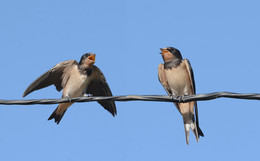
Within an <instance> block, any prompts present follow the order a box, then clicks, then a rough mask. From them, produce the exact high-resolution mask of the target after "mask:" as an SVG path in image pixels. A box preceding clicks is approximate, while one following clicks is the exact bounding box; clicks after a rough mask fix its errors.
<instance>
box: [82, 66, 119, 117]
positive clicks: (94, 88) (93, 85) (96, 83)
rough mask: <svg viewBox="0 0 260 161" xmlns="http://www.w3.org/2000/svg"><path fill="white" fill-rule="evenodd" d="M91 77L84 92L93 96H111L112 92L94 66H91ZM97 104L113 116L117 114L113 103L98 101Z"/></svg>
mask: <svg viewBox="0 0 260 161" xmlns="http://www.w3.org/2000/svg"><path fill="white" fill-rule="evenodd" d="M91 77H92V79H91V82H90V83H89V85H88V87H87V91H86V93H87V94H92V95H93V96H112V92H111V90H110V88H109V86H108V84H107V81H106V78H105V76H104V75H103V73H102V72H101V70H100V69H99V68H98V67H97V66H95V65H93V68H92V73H91ZM98 103H99V104H100V105H101V106H103V107H104V108H105V109H106V110H108V111H109V112H110V113H111V114H112V115H113V116H115V115H116V114H117V111H116V105H115V101H98Z"/></svg>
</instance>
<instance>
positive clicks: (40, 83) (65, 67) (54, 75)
mask: <svg viewBox="0 0 260 161" xmlns="http://www.w3.org/2000/svg"><path fill="white" fill-rule="evenodd" d="M77 64H78V63H77V61H76V60H68V61H63V62H61V63H59V64H57V65H55V66H54V67H53V68H51V69H50V70H48V71H47V72H45V73H44V74H42V75H41V76H40V77H39V78H37V79H36V80H35V81H34V82H32V84H30V85H29V87H27V89H26V90H25V91H24V93H23V97H25V96H26V95H28V94H29V93H31V92H33V91H35V90H38V89H41V88H44V87H48V86H50V85H52V84H54V85H55V86H56V89H57V91H61V90H62V89H63V87H64V86H65V84H66V82H67V80H68V78H69V70H71V69H72V67H73V66H74V65H77ZM66 73H68V74H66Z"/></svg>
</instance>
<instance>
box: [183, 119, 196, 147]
mask: <svg viewBox="0 0 260 161" xmlns="http://www.w3.org/2000/svg"><path fill="white" fill-rule="evenodd" d="M184 129H185V137H186V143H187V145H189V134H190V129H192V131H193V133H194V135H195V137H196V140H197V142H198V141H199V135H198V131H197V127H196V124H194V123H193V122H191V123H185V124H184Z"/></svg>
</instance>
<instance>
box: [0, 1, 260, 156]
mask: <svg viewBox="0 0 260 161" xmlns="http://www.w3.org/2000/svg"><path fill="white" fill-rule="evenodd" d="M259 6H260V2H259V1H250V0H249V1H226V0H219V1H214V2H213V1H210V2H209V1H206V0H205V1H200V0H197V1H175V0H153V1H148V0H144V1H140V0H110V1H99V0H96V1H83V0H78V1H68V0H62V1H61V0H56V1H53V0H45V1H33V0H31V1H29V0H23V1H19V0H10V1H0V20H1V21H0V54H1V59H0V61H1V62H0V73H1V83H0V99H9V100H11V99H23V98H22V94H23V92H24V90H25V89H26V88H27V86H28V85H29V84H30V83H31V82H32V81H33V80H35V79H36V78H37V77H38V76H40V75H41V74H42V73H44V72H45V71H47V70H49V69H50V68H51V67H52V66H54V65H56V64H57V63H59V62H61V61H64V60H71V59H76V60H79V59H80V57H81V55H83V54H84V53H85V52H93V53H96V54H97V56H96V65H97V66H98V67H99V68H101V70H102V71H103V73H104V74H105V76H106V78H107V81H108V83H109V85H110V87H111V89H112V92H113V94H114V95H128V94H138V95H165V94H166V92H165V91H164V89H163V87H162V86H161V84H160V83H159V81H158V78H157V67H158V64H160V63H162V58H161V56H160V55H159V52H160V50H159V48H162V47H167V46H173V47H176V48H178V49H179V50H180V51H181V53H182V55H183V57H184V58H188V59H189V60H190V62H191V64H192V67H193V70H194V73H195V81H196V86H197V93H210V92H217V91H231V92H239V93H240V92H241V93H259V92H260V86H259V82H260V76H259V59H260V55H259V53H260V48H259V44H260V30H259V29H260V21H259V19H260V10H259ZM60 97H61V93H59V92H57V91H56V90H55V88H54V87H53V86H51V87H49V88H46V89H42V90H39V91H36V92H34V93H32V94H30V95H28V97H26V98H25V99H44V98H60ZM198 105H199V116H200V125H201V128H202V130H203V132H204V134H205V137H204V138H201V139H200V141H199V143H196V141H195V137H194V135H193V134H192V135H190V145H189V146H187V145H186V143H185V135H184V127H183V122H182V118H181V116H180V114H179V113H178V111H177V110H176V108H175V107H174V105H173V104H172V103H163V102H140V101H139V102H117V109H118V115H117V116H116V117H115V118H113V117H112V116H111V114H109V113H108V112H107V111H105V110H104V109H103V108H102V107H101V106H100V105H99V104H97V103H96V102H91V103H77V104H74V105H73V106H71V107H70V108H69V110H68V111H67V112H66V114H65V116H64V118H63V119H62V121H61V123H60V124H59V125H56V124H55V123H54V122H53V120H52V121H47V119H48V117H49V116H50V114H51V113H52V112H53V110H54V109H55V108H56V106H57V105H28V106H16V105H14V106H4V105H0V160H3V161H16V160H26V161H35V160H37V161H46V160H48V161H53V160H55V161H75V160H76V161H85V160H90V161H110V160H113V161H144V160H149V161H158V160H163V161H172V160H200V161H209V160H210V161H219V160H236V161H244V160H252V161H253V160H260V154H259V146H260V137H259V133H260V128H259V126H258V125H259V121H260V117H259V113H260V102H259V101H249V100H235V99H217V100H212V101H203V102H199V103H198Z"/></svg>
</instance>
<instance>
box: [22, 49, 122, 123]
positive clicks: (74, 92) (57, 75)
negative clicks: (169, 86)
mask: <svg viewBox="0 0 260 161" xmlns="http://www.w3.org/2000/svg"><path fill="white" fill-rule="evenodd" d="M94 63H95V54H92V53H86V54H84V55H83V56H82V57H81V60H80V61H79V63H78V62H77V61H76V60H68V61H63V62H61V63H59V64H57V65H55V66H54V67H53V68H51V69H50V70H48V71H47V72H45V73H44V74H43V75H41V76H40V77H39V78H37V79H36V80H35V81H34V82H32V84H31V85H30V86H29V87H28V88H27V89H26V90H25V92H24V94H23V97H25V96H26V95H28V94H29V93H31V92H33V91H35V90H39V89H41V88H44V87H47V86H50V85H52V84H53V85H55V87H56V89H57V91H61V90H62V89H63V92H62V98H67V99H68V100H70V99H71V98H72V97H82V96H84V95H85V94H92V95H93V96H112V92H111V90H110V88H109V86H108V84H107V82H106V79H105V77H104V75H103V73H102V72H101V70H100V69H99V68H98V67H97V66H95V65H94ZM98 103H99V104H100V105H101V106H103V107H104V108H105V109H106V110H108V111H109V112H110V113H111V114H112V115H113V116H115V115H116V113H117V112H116V105H115V102H114V101H106V102H102V101H98ZM72 104H73V103H72V102H71V103H60V104H59V105H58V107H57V108H56V110H55V111H54V112H53V113H52V114H51V116H50V117H49V119H48V120H51V119H54V120H55V122H56V123H57V124H59V122H60V121H61V119H62V117H63V115H64V113H65V112H66V110H67V109H68V108H69V107H70V106H71V105H72Z"/></svg>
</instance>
